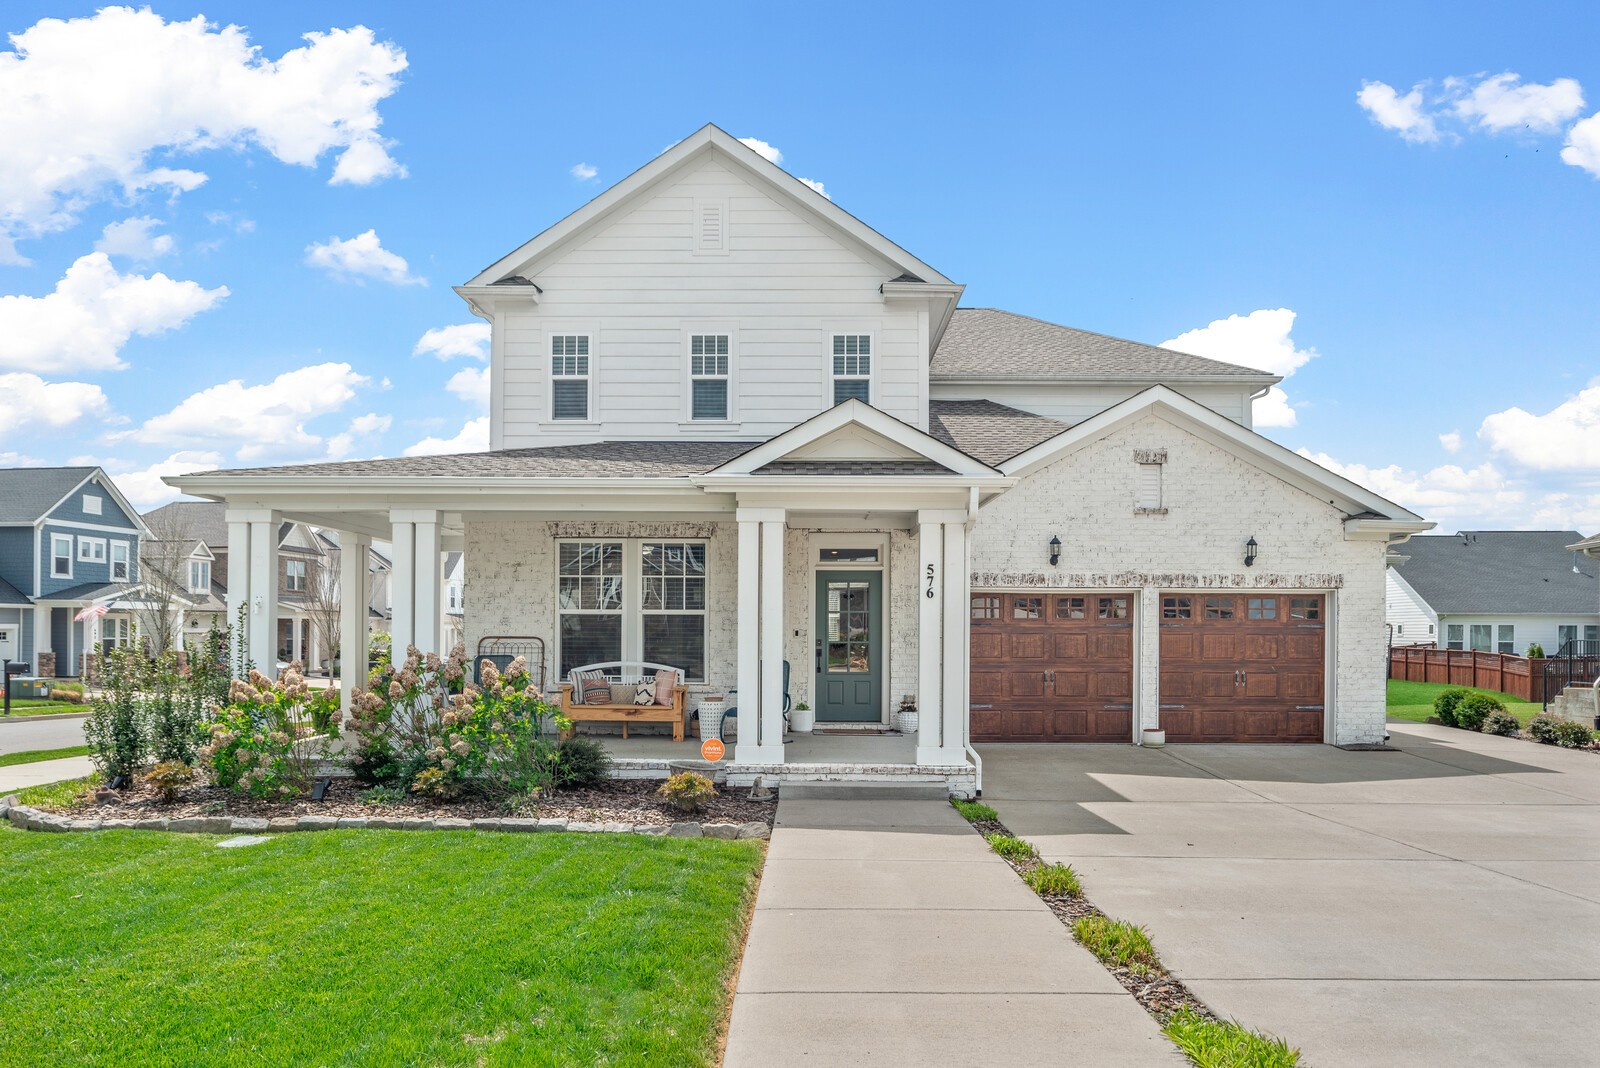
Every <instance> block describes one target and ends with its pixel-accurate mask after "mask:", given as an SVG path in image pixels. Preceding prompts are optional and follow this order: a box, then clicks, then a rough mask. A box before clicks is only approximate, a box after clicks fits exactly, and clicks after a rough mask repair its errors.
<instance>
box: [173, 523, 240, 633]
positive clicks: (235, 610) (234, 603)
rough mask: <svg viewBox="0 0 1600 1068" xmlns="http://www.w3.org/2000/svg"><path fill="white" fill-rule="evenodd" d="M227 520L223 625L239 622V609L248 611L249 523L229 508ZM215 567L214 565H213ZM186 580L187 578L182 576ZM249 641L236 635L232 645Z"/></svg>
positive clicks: (229, 625)
mask: <svg viewBox="0 0 1600 1068" xmlns="http://www.w3.org/2000/svg"><path fill="white" fill-rule="evenodd" d="M225 514H226V516H227V519H228V564H229V565H230V566H229V567H228V618H227V620H226V621H225V625H226V626H228V627H231V626H233V625H234V624H236V623H238V622H239V609H241V608H243V609H244V610H245V611H246V612H248V611H249V610H250V608H249V605H250V523H249V521H248V520H247V519H245V518H243V513H241V512H240V511H239V510H238V509H235V508H229V509H228V510H227V512H226V513H225ZM213 566H215V565H213ZM184 577H185V578H187V577H188V576H187V575H186V576H184ZM240 640H243V641H249V637H248V635H238V636H236V637H235V639H234V643H235V644H238V642H239V641H240Z"/></svg>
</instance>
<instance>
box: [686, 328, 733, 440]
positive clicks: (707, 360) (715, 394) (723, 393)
mask: <svg viewBox="0 0 1600 1068" xmlns="http://www.w3.org/2000/svg"><path fill="white" fill-rule="evenodd" d="M728 360H729V355H728V335H727V334H690V335H689V418H690V419H709V420H726V419H727V418H728V377H729V376H728Z"/></svg>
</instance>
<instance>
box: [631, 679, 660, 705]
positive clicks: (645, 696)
mask: <svg viewBox="0 0 1600 1068" xmlns="http://www.w3.org/2000/svg"><path fill="white" fill-rule="evenodd" d="M633 703H634V704H636V705H653V704H655V703H656V688H655V687H654V686H653V685H651V684H650V683H648V682H644V683H640V684H639V685H638V686H636V687H634V690H633Z"/></svg>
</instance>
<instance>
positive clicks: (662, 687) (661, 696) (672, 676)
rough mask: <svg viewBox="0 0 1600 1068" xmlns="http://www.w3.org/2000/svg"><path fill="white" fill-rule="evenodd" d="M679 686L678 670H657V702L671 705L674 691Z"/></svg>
mask: <svg viewBox="0 0 1600 1068" xmlns="http://www.w3.org/2000/svg"><path fill="white" fill-rule="evenodd" d="M677 688H678V673H677V672H676V671H658V672H656V704H658V705H670V704H671V703H672V698H673V691H674V690H676V689H677Z"/></svg>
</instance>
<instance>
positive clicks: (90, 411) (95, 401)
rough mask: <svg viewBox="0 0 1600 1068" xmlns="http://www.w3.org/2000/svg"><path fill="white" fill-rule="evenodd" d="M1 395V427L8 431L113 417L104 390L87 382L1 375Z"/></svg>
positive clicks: (57, 428) (60, 426) (54, 428)
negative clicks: (3, 416)
mask: <svg viewBox="0 0 1600 1068" xmlns="http://www.w3.org/2000/svg"><path fill="white" fill-rule="evenodd" d="M0 397H3V398H5V401H4V403H5V411H6V414H5V418H4V419H3V420H0V430H4V431H6V432H8V433H20V432H21V431H25V430H29V429H35V430H44V431H60V430H64V429H66V428H67V427H70V426H72V425H74V424H76V423H80V422H83V421H84V420H87V419H99V420H101V421H102V422H105V421H109V420H110V419H111V418H112V414H111V401H110V400H109V399H108V398H107V397H106V395H105V392H104V391H103V390H102V389H101V388H100V387H99V386H95V385H90V384H89V383H87V382H46V381H45V380H44V379H42V378H40V377H39V376H38V375H33V374H26V373H20V374H0Z"/></svg>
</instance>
